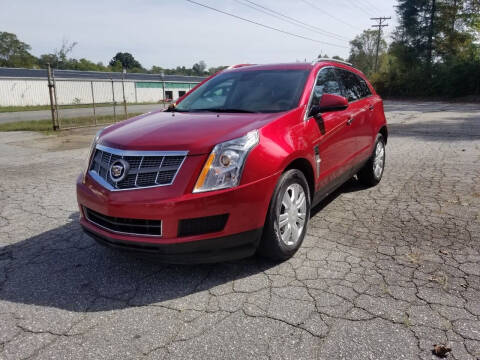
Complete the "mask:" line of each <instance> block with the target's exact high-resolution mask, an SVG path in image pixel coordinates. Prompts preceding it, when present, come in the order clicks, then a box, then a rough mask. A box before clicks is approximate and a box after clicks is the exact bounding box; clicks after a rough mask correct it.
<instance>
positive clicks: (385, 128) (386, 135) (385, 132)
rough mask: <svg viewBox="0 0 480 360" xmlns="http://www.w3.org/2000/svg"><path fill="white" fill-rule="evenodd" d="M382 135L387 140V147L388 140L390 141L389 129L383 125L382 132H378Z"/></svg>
mask: <svg viewBox="0 0 480 360" xmlns="http://www.w3.org/2000/svg"><path fill="white" fill-rule="evenodd" d="M378 132H379V133H380V134H382V136H383V138H384V139H385V145H387V139H388V129H387V126H386V125H383V126H382V127H381V128H380V130H378Z"/></svg>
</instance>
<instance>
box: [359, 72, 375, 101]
mask: <svg viewBox="0 0 480 360" xmlns="http://www.w3.org/2000/svg"><path fill="white" fill-rule="evenodd" d="M356 76H357V78H358V80H359V81H360V86H361V88H362V98H365V97H369V96H370V95H372V92H371V91H370V88H369V87H368V85H367V82H366V81H365V80H363V79H362V78H361V77H360V76H358V75H356Z"/></svg>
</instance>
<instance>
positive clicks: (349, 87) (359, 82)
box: [338, 69, 372, 102]
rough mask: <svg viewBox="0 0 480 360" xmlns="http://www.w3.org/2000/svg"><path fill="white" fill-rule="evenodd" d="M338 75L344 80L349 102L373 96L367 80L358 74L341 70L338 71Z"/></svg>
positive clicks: (345, 93)
mask: <svg viewBox="0 0 480 360" xmlns="http://www.w3.org/2000/svg"><path fill="white" fill-rule="evenodd" d="M338 73H339V77H340V78H341V79H342V83H343V88H344V96H345V97H346V98H347V99H348V101H349V102H352V101H355V100H359V99H363V98H365V97H368V96H370V95H372V93H371V91H370V89H369V87H368V85H367V83H366V82H365V80H364V79H362V78H361V77H360V76H358V75H357V74H354V73H352V72H350V71H347V70H341V69H338Z"/></svg>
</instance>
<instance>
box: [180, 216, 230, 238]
mask: <svg viewBox="0 0 480 360" xmlns="http://www.w3.org/2000/svg"><path fill="white" fill-rule="evenodd" d="M227 219H228V214H222V215H214V216H206V217H200V218H193V219H182V220H180V221H179V222H178V236H179V237H183V236H194V235H202V234H208V233H212V232H217V231H222V230H223V228H224V227H225V224H226V222H227Z"/></svg>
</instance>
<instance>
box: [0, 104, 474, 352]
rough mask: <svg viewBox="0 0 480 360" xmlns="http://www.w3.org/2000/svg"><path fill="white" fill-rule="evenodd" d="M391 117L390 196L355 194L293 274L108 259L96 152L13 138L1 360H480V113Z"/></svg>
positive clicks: (0, 298)
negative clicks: (439, 351)
mask: <svg viewBox="0 0 480 360" xmlns="http://www.w3.org/2000/svg"><path fill="white" fill-rule="evenodd" d="M386 109H387V117H388V120H389V123H390V127H389V130H390V137H389V139H388V145H387V165H386V172H385V175H384V178H383V180H382V182H381V183H380V185H378V186H377V187H374V188H371V189H365V188H363V187H361V186H360V185H359V184H358V183H357V182H356V181H355V180H352V181H350V182H349V183H348V184H346V185H344V186H343V187H342V188H341V189H340V190H339V191H337V192H336V193H335V194H334V195H333V196H331V197H330V198H329V199H327V200H326V201H325V202H323V203H322V204H321V205H320V206H318V207H317V208H316V209H314V211H313V217H312V219H311V222H310V227H309V230H308V236H307V237H306V239H305V241H304V244H303V247H302V248H301V250H300V251H299V252H298V253H297V255H295V257H293V258H292V259H291V260H289V261H286V262H284V263H281V264H276V263H272V262H269V261H266V260H263V259H261V258H250V259H246V260H242V261H236V262H230V263H223V264H216V265H200V266H176V265H162V264H158V263H156V262H155V261H152V260H144V259H137V258H135V257H131V256H128V255H123V254H119V253H117V252H115V251H112V250H108V249H106V248H103V247H100V246H98V245H97V244H96V243H94V242H93V241H92V240H91V239H90V238H88V237H87V236H86V235H84V234H83V233H82V232H81V230H80V227H79V225H78V209H77V205H76V199H75V186H74V184H75V179H76V176H77V175H78V173H79V171H80V169H81V168H82V166H83V164H84V157H85V155H86V151H87V150H86V147H85V146H81V148H80V149H79V148H78V146H73V149H71V150H68V149H65V148H64V147H57V148H56V147H55V146H53V147H51V146H50V147H49V146H43V145H42V146H37V145H38V144H45V143H52V142H55V141H56V140H55V138H49V139H45V137H44V136H43V135H38V134H32V133H0V174H1V176H0V179H1V181H0V358H1V359H24V358H35V359H52V358H57V359H85V358H91V359H130V358H131V359H134V358H135V359H136V358H145V359H162V358H165V359H167V358H168V359H206V358H208V359H215V358H223V359H233V358H234V359H290V358H291V359H436V356H435V355H433V354H432V350H433V346H434V344H444V345H446V346H448V347H450V348H451V349H452V351H451V353H449V354H448V357H447V358H450V359H478V358H480V318H479V317H480V105H472V104H470V105H469V104H445V103H405V102H388V103H387V106H386ZM63 140H65V138H64V139H63ZM67 148H68V147H67Z"/></svg>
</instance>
